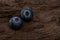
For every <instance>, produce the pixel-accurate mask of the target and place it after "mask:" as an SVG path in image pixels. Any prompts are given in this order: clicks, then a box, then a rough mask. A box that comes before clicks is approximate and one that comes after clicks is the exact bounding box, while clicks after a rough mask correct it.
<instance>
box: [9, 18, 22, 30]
mask: <svg viewBox="0 0 60 40" xmlns="http://www.w3.org/2000/svg"><path fill="white" fill-rule="evenodd" d="M22 24H23V22H22V20H21V18H20V17H12V18H11V19H10V20H9V26H10V28H12V29H14V30H18V29H20V28H21V27H22Z"/></svg>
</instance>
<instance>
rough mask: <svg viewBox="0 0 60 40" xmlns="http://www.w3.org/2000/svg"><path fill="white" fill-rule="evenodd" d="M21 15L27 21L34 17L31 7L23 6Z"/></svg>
mask: <svg viewBox="0 0 60 40" xmlns="http://www.w3.org/2000/svg"><path fill="white" fill-rule="evenodd" d="M20 17H21V18H22V19H23V20H24V21H26V22H29V21H31V20H32V17H33V11H32V9H31V8H23V9H22V10H21V14H20Z"/></svg>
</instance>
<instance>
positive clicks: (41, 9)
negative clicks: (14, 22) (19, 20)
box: [0, 0, 60, 40]
mask: <svg viewBox="0 0 60 40" xmlns="http://www.w3.org/2000/svg"><path fill="white" fill-rule="evenodd" d="M24 7H30V8H32V10H33V14H34V17H33V20H32V21H31V22H29V23H26V22H24V23H23V26H22V28H21V29H20V30H18V31H15V30H12V29H10V28H9V26H8V21H9V18H10V17H12V16H19V13H20V11H21V9H22V8H24ZM0 40H60V0H0Z"/></svg>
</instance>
